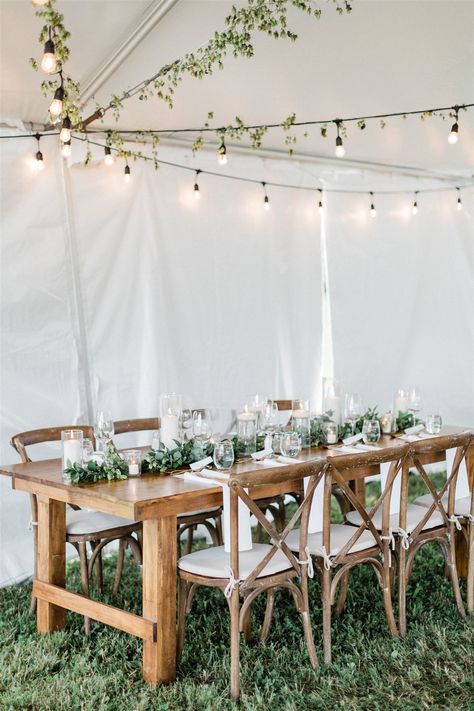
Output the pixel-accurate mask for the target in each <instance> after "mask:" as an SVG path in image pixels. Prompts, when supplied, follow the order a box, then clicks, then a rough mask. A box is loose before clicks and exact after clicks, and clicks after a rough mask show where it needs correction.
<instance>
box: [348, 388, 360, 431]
mask: <svg viewBox="0 0 474 711" xmlns="http://www.w3.org/2000/svg"><path fill="white" fill-rule="evenodd" d="M361 414H362V402H361V399H360V395H359V394H358V393H346V396H345V398H344V418H345V420H348V421H349V422H350V423H351V434H354V431H355V425H356V422H357V420H358V419H359V417H360V416H361Z"/></svg>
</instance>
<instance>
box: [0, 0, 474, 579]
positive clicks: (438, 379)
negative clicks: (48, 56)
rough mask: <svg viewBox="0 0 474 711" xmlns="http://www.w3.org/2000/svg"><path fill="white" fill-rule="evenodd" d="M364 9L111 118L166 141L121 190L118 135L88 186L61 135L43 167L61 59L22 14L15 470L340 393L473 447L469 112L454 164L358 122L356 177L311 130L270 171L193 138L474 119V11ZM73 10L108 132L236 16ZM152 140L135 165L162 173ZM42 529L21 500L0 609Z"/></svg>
mask: <svg viewBox="0 0 474 711" xmlns="http://www.w3.org/2000/svg"><path fill="white" fill-rule="evenodd" d="M237 4H238V3H237ZM353 5H354V7H353V11H352V12H351V13H350V14H349V15H343V16H339V15H338V14H337V13H336V11H335V9H334V7H333V6H332V5H331V3H328V4H327V6H324V7H323V12H322V15H321V18H320V20H319V21H318V20H315V19H313V18H311V17H308V16H307V15H305V14H302V13H298V12H297V11H296V10H294V9H293V10H292V11H290V13H289V17H288V23H289V26H290V27H291V29H293V30H294V31H295V32H296V33H297V35H298V39H297V40H296V42H295V43H292V42H290V41H289V40H284V39H272V38H270V37H268V36H264V35H262V34H256V36H255V38H254V49H255V56H254V57H253V58H252V59H251V60H248V59H243V58H233V57H232V56H229V57H228V58H227V61H226V62H225V66H224V69H223V70H222V71H218V70H217V71H216V72H215V73H213V74H211V75H209V76H206V77H205V78H204V79H202V80H198V79H193V78H192V77H189V76H187V77H185V79H184V80H183V82H182V83H181V84H179V86H178V87H177V89H176V92H175V100H174V103H175V106H174V108H173V109H172V110H170V109H169V108H167V107H166V106H165V104H164V103H163V102H160V101H159V100H158V99H154V98H150V99H149V100H148V101H140V100H139V99H138V98H137V97H135V98H132V99H130V100H128V101H126V102H125V103H124V108H123V111H122V113H121V115H120V119H119V122H118V124H115V122H114V119H113V117H112V115H111V114H110V113H109V114H107V115H106V116H105V117H104V120H103V122H101V121H100V120H98V121H95V122H93V123H92V124H90V125H89V127H88V128H89V129H90V130H96V131H104V130H106V129H108V128H112V129H113V128H116V127H118V128H119V129H120V130H122V131H126V130H130V131H132V130H137V129H143V130H147V129H157V130H162V131H163V133H162V134H161V135H160V140H161V143H160V147H159V151H158V159H159V160H160V161H162V164H161V165H160V167H159V169H158V170H157V171H156V170H155V169H154V167H153V165H152V163H150V162H144V161H141V160H138V161H133V159H132V160H130V161H129V165H130V169H131V180H130V182H129V183H125V182H124V180H123V170H124V163H123V161H120V160H118V161H116V163H115V165H114V166H112V167H107V166H105V165H104V163H103V156H104V149H103V145H104V134H103V133H102V134H101V133H93V134H91V136H90V137H91V143H90V150H91V152H92V160H91V161H90V162H89V163H88V164H87V165H85V164H84V159H85V155H86V146H85V143H84V140H83V137H82V136H81V134H77V137H76V138H75V139H74V140H73V142H72V143H73V145H72V155H71V157H70V158H68V159H64V158H63V157H62V156H61V151H60V148H59V145H58V138H57V135H49V136H44V137H42V138H41V151H42V153H43V156H44V163H45V169H44V170H43V171H42V172H41V173H39V172H37V171H34V170H32V169H31V166H30V163H31V159H32V157H34V154H35V152H36V151H37V143H36V140H35V138H34V136H33V134H34V133H35V132H36V131H38V130H39V131H41V130H43V129H44V127H45V124H46V123H47V108H48V100H47V99H45V98H44V97H43V96H42V93H41V88H40V83H41V79H42V77H41V76H40V75H39V73H35V72H34V71H33V70H32V69H31V67H30V66H29V65H28V58H29V57H30V56H33V57H36V58H38V57H40V55H41V47H40V45H39V44H38V41H37V36H38V34H39V31H40V25H41V22H40V20H38V19H37V18H35V16H34V13H33V12H32V9H31V5H30V3H29V2H26V1H25V2H22V1H20V0H15V1H13V2H8V1H5V0H2V1H1V3H0V9H1V81H2V101H1V111H0V128H1V131H0V135H1V138H0V141H1V142H0V151H1V154H0V160H1V169H2V182H1V194H2V203H1V366H2V371H1V378H2V380H1V439H0V457H1V461H2V463H4V464H8V463H13V462H16V461H18V458H17V455H16V453H15V452H14V450H13V449H12V448H11V446H10V444H9V440H10V438H11V436H12V435H13V434H15V433H16V432H20V431H23V430H29V429H34V428H37V427H46V426H53V425H64V424H74V423H75V424H85V423H90V422H92V421H93V419H94V412H95V410H96V408H97V407H99V406H101V407H106V408H109V409H111V410H112V411H113V414H114V417H116V418H117V419H119V418H131V417H139V416H151V415H158V414H159V412H158V409H159V395H160V393H162V392H166V391H177V392H180V393H182V394H183V397H184V401H185V403H186V404H187V405H188V406H189V407H193V406H201V407H203V406H207V407H211V408H215V411H216V417H217V419H219V418H220V426H221V427H227V426H229V425H230V424H231V421H232V415H231V413H232V411H234V410H235V409H236V408H237V407H239V406H241V405H242V403H243V402H244V401H245V399H246V397H247V396H248V395H249V394H250V393H252V392H255V391H257V390H258V391H264V392H269V393H270V394H271V395H272V396H274V397H280V398H291V397H300V396H301V397H303V396H304V397H308V398H310V399H311V405H312V409H313V410H314V411H320V410H321V406H322V403H321V383H322V378H323V377H325V376H334V377H337V378H338V379H340V380H342V382H343V384H344V387H345V388H346V389H349V390H357V391H358V392H360V393H361V395H362V398H363V401H364V404H365V405H367V406H375V405H377V406H378V409H379V411H380V412H384V411H386V410H387V409H390V407H391V405H392V398H393V393H394V391H395V389H396V388H397V387H400V386H402V385H406V384H416V385H417V386H419V388H420V390H421V392H422V396H423V410H424V411H425V412H428V411H430V410H431V411H433V410H437V411H439V412H440V413H441V414H442V416H443V419H444V420H445V421H446V422H449V423H451V424H456V425H468V426H472V425H474V230H473V213H474V189H473V184H474V179H473V173H474V165H473V157H474V111H473V110H468V111H462V112H461V113H460V116H459V141H458V142H457V144H456V145H450V144H448V141H447V137H448V133H449V130H450V124H451V121H450V120H443V118H441V117H439V116H431V117H427V118H426V120H420V117H419V116H413V117H410V116H408V117H406V118H403V117H397V118H391V119H387V120H386V126H385V128H382V127H381V126H380V124H379V121H370V122H367V127H366V128H365V129H363V130H361V129H360V128H357V127H356V125H355V124H349V125H348V132H347V136H345V137H344V146H345V149H346V155H345V158H344V159H339V158H336V157H335V156H334V139H335V133H334V127H333V126H332V125H330V126H329V128H328V137H327V138H323V137H322V136H321V135H320V132H319V129H318V127H314V126H309V127H307V128H305V129H297V130H295V135H296V136H297V142H296V144H295V145H294V146H293V149H294V155H293V156H292V157H289V155H288V150H287V147H286V146H285V134H284V132H283V131H282V130H281V129H274V130H269V131H268V133H267V134H266V136H265V137H264V139H263V145H262V148H261V150H258V151H252V149H251V148H250V147H249V146H248V145H246V142H245V141H242V142H241V143H238V142H236V141H231V140H229V141H228V142H227V153H228V157H229V160H228V163H227V165H226V166H224V167H222V166H219V165H218V164H217V160H216V150H217V147H218V143H217V137H216V136H215V134H210V136H209V138H208V139H207V138H206V141H205V145H204V148H203V149H202V150H200V151H198V152H197V153H196V154H193V151H192V141H193V140H194V139H195V138H196V136H197V133H194V134H193V133H180V132H179V131H178V130H179V129H184V128H193V127H200V126H202V125H204V123H205V122H206V121H207V120H208V113H209V112H213V118H212V119H210V120H209V122H210V124H211V125H213V126H221V125H223V126H224V125H228V124H231V123H233V122H234V121H235V117H237V116H238V117H240V118H241V119H242V121H244V122H245V123H249V124H261V123H264V124H267V123H280V122H281V121H283V120H284V119H285V118H286V117H287V116H289V115H290V114H292V113H293V112H294V113H295V114H296V120H297V121H312V120H314V121H317V120H322V119H328V120H331V119H334V118H335V117H339V116H340V117H353V116H369V115H374V114H387V113H392V112H393V113H395V112H402V113H403V112H405V111H406V112H409V111H411V110H419V109H431V108H435V107H440V108H441V107H452V106H454V105H456V104H467V103H470V102H472V101H473V88H474V81H473V79H474V42H473V28H474V3H473V2H470V1H462V0H459V1H458V0H440V1H435V2H426V1H419V0H413V1H412V2H404V1H403V0H400V1H398V0H382V1H378V2H375V1H374V0H373V1H367V0H358V1H357V2H354V3H353ZM58 6H59V9H60V11H61V12H63V13H64V15H65V17H66V19H67V26H68V27H69V28H70V30H71V38H70V42H69V44H70V50H71V59H70V62H69V63H68V72H69V73H70V75H71V76H73V77H74V78H75V79H77V80H79V81H80V82H81V90H82V98H83V115H84V116H88V115H90V114H92V113H93V112H94V110H95V106H96V102H98V103H99V104H101V105H104V103H106V102H107V101H108V100H109V99H110V97H111V96H112V95H114V94H121V93H122V92H123V91H124V90H126V89H127V88H129V87H132V86H135V85H136V84H137V83H138V82H140V81H141V80H143V79H145V78H147V77H151V76H153V75H154V74H155V73H156V71H158V70H159V69H160V67H162V66H163V65H165V64H167V63H169V62H171V61H173V60H174V59H176V58H178V57H180V56H182V55H183V54H185V53H186V52H190V51H193V50H195V49H197V48H198V47H199V46H201V45H203V44H204V43H205V42H206V41H207V40H208V39H209V38H210V37H211V36H212V35H213V33H214V31H216V30H218V29H221V28H222V26H223V23H224V19H225V17H226V15H227V14H228V13H229V11H230V8H231V3H230V2H227V0H214V1H212V0H211V1H210V0H122V1H120V2H112V1H111V0H97V1H95V2H80V1H79V0H64V1H63V2H59V4H58ZM304 131H307V132H308V136H304V135H303V134H304ZM132 137H133V134H130V138H132ZM138 141H139V139H138V138H137V139H136V141H133V142H132V141H130V142H127V143H126V146H127V148H128V149H129V150H131V151H138V150H139V151H142V152H143V153H144V154H151V147H150V145H143V143H139V142H138ZM95 143H98V144H99V145H95ZM195 171H202V174H200V173H198V174H196V173H195ZM235 178H245V179H246V180H244V181H241V180H237V179H235ZM196 180H198V182H199V188H200V195H201V199H200V200H199V201H196V200H195V199H194V196H193V185H194V183H195V181H196ZM251 181H253V182H251ZM261 182H265V183H267V186H266V193H267V195H268V198H269V202H270V206H271V209H270V210H269V211H268V212H267V211H264V210H263V209H262V208H263V198H264V191H263V188H262V185H261V184H260V183H261ZM272 183H277V184H279V186H276V185H272ZM282 185H284V186H286V187H281V186H282ZM458 187H459V188H460V190H457V188H458ZM294 188H299V189H294ZM302 188H305V189H302ZM321 191H322V192H321ZM371 192H373V193H374V196H373V197H372V196H371V195H370V193H371ZM415 193H417V198H415V197H414V196H415ZM459 196H461V199H462V208H463V209H462V210H458V209H456V208H457V201H458V197H459ZM321 197H322V202H323V210H322V213H320V211H319V210H318V202H319V200H320V199H321ZM414 199H416V200H417V204H418V213H417V214H416V215H413V214H412V205H413V201H414ZM374 201H375V207H376V212H377V214H376V217H375V218H373V217H372V216H371V214H370V205H371V203H372V202H374ZM29 516H30V514H29V503H28V498H27V496H26V495H20V494H18V493H15V492H13V491H12V490H11V481H10V480H9V479H7V478H5V477H0V586H1V585H6V584H11V583H12V582H17V581H20V580H22V579H24V578H25V577H27V576H29V575H31V572H32V555H33V554H32V548H31V533H30V531H29Z"/></svg>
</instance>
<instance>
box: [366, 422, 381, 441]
mask: <svg viewBox="0 0 474 711" xmlns="http://www.w3.org/2000/svg"><path fill="white" fill-rule="evenodd" d="M362 439H363V440H364V443H365V444H377V442H378V441H379V439H380V422H379V421H378V420H364V424H363V425H362Z"/></svg>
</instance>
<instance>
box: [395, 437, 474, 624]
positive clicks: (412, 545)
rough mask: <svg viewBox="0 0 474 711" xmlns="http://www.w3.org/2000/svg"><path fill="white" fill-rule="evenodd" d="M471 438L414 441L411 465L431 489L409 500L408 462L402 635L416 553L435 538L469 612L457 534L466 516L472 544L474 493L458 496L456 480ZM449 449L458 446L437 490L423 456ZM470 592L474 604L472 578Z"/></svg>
mask: <svg viewBox="0 0 474 711" xmlns="http://www.w3.org/2000/svg"><path fill="white" fill-rule="evenodd" d="M472 439H473V435H472V433H470V432H466V433H460V434H456V435H441V436H439V437H436V438H434V439H428V440H421V441H419V442H412V443H411V466H413V467H414V468H415V469H416V471H417V472H418V474H419V475H420V479H421V481H422V482H423V483H424V485H425V487H426V489H427V491H428V493H427V494H425V495H424V496H422V497H419V498H418V499H416V500H415V502H414V503H413V504H408V483H409V476H410V472H409V467H408V466H407V467H406V468H405V471H404V476H403V479H402V488H401V495H400V524H399V536H398V538H399V545H398V580H399V625H400V632H401V634H402V635H404V634H405V632H406V588H407V583H408V580H409V578H410V575H411V572H412V569H413V561H414V558H415V555H416V554H417V553H418V551H419V550H420V549H421V548H422V547H423V546H424V545H425V544H427V543H431V542H435V543H438V545H439V546H440V548H441V551H442V553H443V556H444V559H445V563H446V567H447V570H448V572H449V577H450V580H451V586H452V589H453V594H454V599H455V602H456V607H457V609H458V612H459V614H460V615H461V617H465V616H466V613H465V610H464V605H463V601H462V597H461V592H460V589H459V579H458V572H457V567H456V549H455V537H456V529H457V528H461V523H460V521H461V520H462V519H463V518H464V517H465V518H466V519H467V520H468V522H469V523H470V524H471V530H470V531H469V535H470V537H471V541H470V542H471V545H472V522H471V521H470V520H469V516H470V515H472V495H471V496H470V497H464V499H456V484H457V479H458V473H459V467H460V465H461V462H462V461H463V459H465V456H466V452H467V449H468V447H469V445H470V444H471V442H472ZM448 449H455V450H456V452H455V456H454V461H453V465H452V467H451V470H450V471H447V473H446V481H445V482H444V483H443V484H442V486H441V488H440V489H439V490H437V489H436V487H435V486H434V484H433V482H432V480H431V479H430V477H429V475H428V473H427V471H426V469H425V467H424V466H423V456H424V455H433V454H442V453H444V452H446V451H447V450H448ZM420 511H421V513H418V514H417V516H416V517H415V518H414V517H413V514H414V513H416V512H420ZM400 536H402V538H400ZM468 542H469V538H468ZM402 543H404V545H402ZM471 575H472V573H471ZM469 594H470V596H471V607H472V595H473V592H472V581H471V585H470V590H469Z"/></svg>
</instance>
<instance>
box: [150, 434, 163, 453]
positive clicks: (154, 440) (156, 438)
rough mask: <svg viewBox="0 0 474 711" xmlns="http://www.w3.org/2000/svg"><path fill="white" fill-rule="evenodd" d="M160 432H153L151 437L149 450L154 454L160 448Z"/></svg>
mask: <svg viewBox="0 0 474 711" xmlns="http://www.w3.org/2000/svg"><path fill="white" fill-rule="evenodd" d="M160 441H161V440H160V430H154V432H153V435H152V437H151V448H152V449H153V451H154V452H157V451H158V450H159V448H160Z"/></svg>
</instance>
